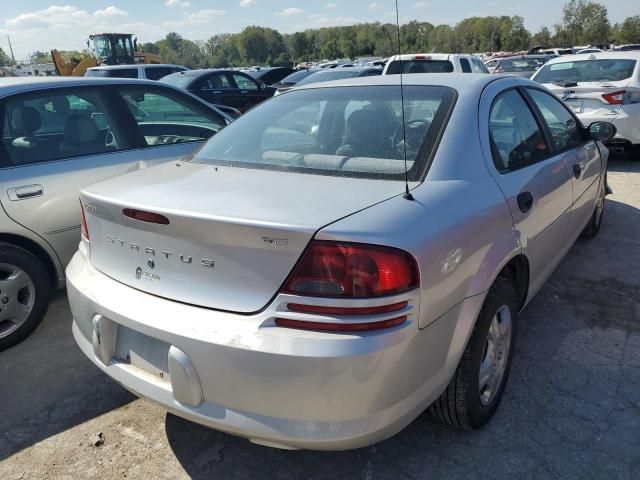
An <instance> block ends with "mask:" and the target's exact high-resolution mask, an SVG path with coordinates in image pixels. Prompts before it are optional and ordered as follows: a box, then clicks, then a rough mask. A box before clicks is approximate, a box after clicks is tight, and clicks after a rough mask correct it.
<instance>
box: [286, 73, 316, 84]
mask: <svg viewBox="0 0 640 480" xmlns="http://www.w3.org/2000/svg"><path fill="white" fill-rule="evenodd" d="M316 71H317V70H300V71H299V72H293V73H292V74H291V75H289V76H288V77H285V78H283V79H282V81H281V82H280V84H281V85H295V84H296V83H298V82H299V81H300V80H302V79H303V78H307V77H308V76H309V75H313V74H314V73H316Z"/></svg>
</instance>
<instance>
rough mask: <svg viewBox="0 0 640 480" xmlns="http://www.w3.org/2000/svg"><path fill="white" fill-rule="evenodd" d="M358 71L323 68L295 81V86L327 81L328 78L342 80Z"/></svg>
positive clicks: (353, 75)
mask: <svg viewBox="0 0 640 480" xmlns="http://www.w3.org/2000/svg"><path fill="white" fill-rule="evenodd" d="M360 73H361V72H360V71H358V70H329V71H326V70H325V71H322V72H316V73H314V74H313V75H309V76H308V77H307V78H303V79H302V80H300V81H299V82H298V83H296V86H299V85H307V84H309V83H317V82H328V81H330V80H342V79H344V78H355V77H357V76H358V75H359V74H360Z"/></svg>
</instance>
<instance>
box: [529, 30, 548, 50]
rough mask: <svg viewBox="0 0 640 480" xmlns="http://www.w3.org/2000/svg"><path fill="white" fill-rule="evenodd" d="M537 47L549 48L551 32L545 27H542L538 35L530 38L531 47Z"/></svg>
mask: <svg viewBox="0 0 640 480" xmlns="http://www.w3.org/2000/svg"><path fill="white" fill-rule="evenodd" d="M538 45H543V46H545V47H550V46H551V32H550V31H549V29H548V28H547V27H542V28H541V29H540V31H539V32H538V33H536V34H534V35H533V36H532V37H531V46H538Z"/></svg>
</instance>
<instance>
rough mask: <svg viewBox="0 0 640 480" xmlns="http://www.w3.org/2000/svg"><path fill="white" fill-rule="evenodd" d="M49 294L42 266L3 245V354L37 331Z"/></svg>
mask: <svg viewBox="0 0 640 480" xmlns="http://www.w3.org/2000/svg"><path fill="white" fill-rule="evenodd" d="M50 295H51V282H50V279H49V276H48V275H47V271H46V269H45V267H44V266H43V265H42V263H41V262H40V261H39V260H38V259H37V258H36V257H34V256H33V255H31V254H30V253H29V252H27V251H26V250H23V249H22V248H19V247H15V246H13V245H7V244H0V351H2V350H5V349H7V348H9V347H12V346H14V345H16V344H17V343H20V342H21V341H22V340H24V339H25V338H27V337H28V336H29V334H31V332H33V331H34V330H35V329H36V328H37V326H38V325H39V324H40V322H42V319H43V318H44V315H45V313H46V312H47V307H48V304H49V297H50Z"/></svg>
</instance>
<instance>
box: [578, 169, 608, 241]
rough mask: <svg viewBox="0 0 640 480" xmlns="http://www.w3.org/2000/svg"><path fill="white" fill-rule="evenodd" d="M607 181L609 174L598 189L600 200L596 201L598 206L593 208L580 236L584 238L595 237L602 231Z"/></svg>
mask: <svg viewBox="0 0 640 480" xmlns="http://www.w3.org/2000/svg"><path fill="white" fill-rule="evenodd" d="M606 183H607V176H606V175H605V177H604V182H602V185H600V187H599V188H600V189H599V190H598V201H597V202H596V206H595V208H594V209H593V214H592V215H591V218H590V219H589V223H587V225H586V226H585V227H584V230H582V233H581V234H580V236H581V237H582V238H587V239H589V238H594V237H595V236H596V235H598V232H600V228H601V227H602V217H603V216H604V206H605V197H606V190H605V185H606Z"/></svg>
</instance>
